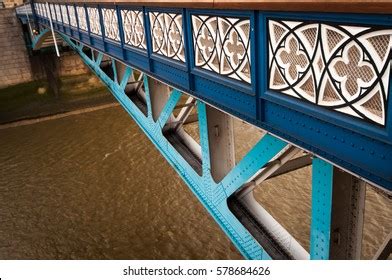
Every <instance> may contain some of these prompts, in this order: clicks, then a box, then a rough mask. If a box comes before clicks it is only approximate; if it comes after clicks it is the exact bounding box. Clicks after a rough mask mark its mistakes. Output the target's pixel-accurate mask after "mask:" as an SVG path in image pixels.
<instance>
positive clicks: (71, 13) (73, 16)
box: [68, 5, 78, 28]
mask: <svg viewBox="0 0 392 280" xmlns="http://www.w3.org/2000/svg"><path fill="white" fill-rule="evenodd" d="M68 15H69V24H70V25H71V26H72V27H75V28H77V27H78V25H77V22H76V14H75V7H74V6H73V5H68Z"/></svg>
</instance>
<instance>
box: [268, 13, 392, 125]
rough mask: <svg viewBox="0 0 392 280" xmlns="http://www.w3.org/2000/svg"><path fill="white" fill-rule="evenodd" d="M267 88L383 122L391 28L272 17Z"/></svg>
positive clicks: (382, 123)
mask: <svg viewBox="0 0 392 280" xmlns="http://www.w3.org/2000/svg"><path fill="white" fill-rule="evenodd" d="M268 28H269V38H268V42H269V68H270V69H269V74H270V78H269V88H270V89H272V90H277V91H279V92H281V93H284V94H287V95H290V96H294V97H297V98H300V99H303V100H306V101H309V102H311V103H314V104H317V105H318V106H322V107H326V108H330V109H332V110H336V111H339V112H342V113H345V114H348V115H352V116H355V117H357V118H362V119H365V120H368V121H371V122H375V123H378V124H381V125H385V120H386V119H385V118H386V112H387V101H388V92H389V77H390V65H389V63H390V49H391V46H392V40H391V37H392V29H384V28H380V27H366V26H347V25H330V24H323V23H307V22H298V21H283V20H279V21H276V20H272V19H271V20H268Z"/></svg>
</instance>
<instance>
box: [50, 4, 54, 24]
mask: <svg viewBox="0 0 392 280" xmlns="http://www.w3.org/2000/svg"><path fill="white" fill-rule="evenodd" d="M49 5H50V6H49V9H50V16H51V18H52V20H56V12H55V9H54V5H53V4H49Z"/></svg>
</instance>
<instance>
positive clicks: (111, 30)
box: [102, 8, 120, 42]
mask: <svg viewBox="0 0 392 280" xmlns="http://www.w3.org/2000/svg"><path fill="white" fill-rule="evenodd" d="M102 16H103V22H104V28H105V37H106V38H109V39H112V40H114V41H117V42H120V33H119V30H118V19H117V11H116V10H115V9H106V8H103V9H102Z"/></svg>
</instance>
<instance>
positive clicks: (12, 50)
mask: <svg viewBox="0 0 392 280" xmlns="http://www.w3.org/2000/svg"><path fill="white" fill-rule="evenodd" d="M45 58H46V59H47V56H45V55H39V54H38V55H35V56H32V57H31V56H29V54H28V50H27V47H26V43H25V41H24V38H23V30H22V26H21V23H20V22H19V20H18V19H17V17H16V15H15V10H14V9H0V88H4V87H7V86H11V85H15V84H19V83H25V82H30V81H33V80H38V79H46V78H47V77H46V72H45V65H44V63H46V62H45V61H44V60H45ZM50 59H52V60H53V63H54V64H55V68H56V72H57V75H59V76H69V75H80V74H86V73H89V69H88V68H87V67H86V66H85V65H84V63H83V62H82V60H81V59H80V58H79V56H77V55H76V54H74V53H72V52H68V53H61V57H60V58H59V59H58V58H57V57H55V56H54V55H53V56H51V57H50Z"/></svg>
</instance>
